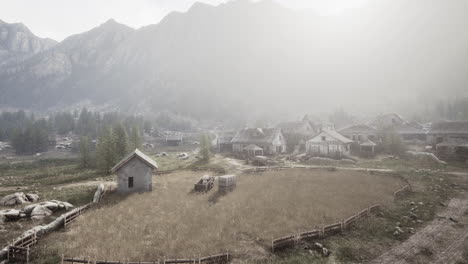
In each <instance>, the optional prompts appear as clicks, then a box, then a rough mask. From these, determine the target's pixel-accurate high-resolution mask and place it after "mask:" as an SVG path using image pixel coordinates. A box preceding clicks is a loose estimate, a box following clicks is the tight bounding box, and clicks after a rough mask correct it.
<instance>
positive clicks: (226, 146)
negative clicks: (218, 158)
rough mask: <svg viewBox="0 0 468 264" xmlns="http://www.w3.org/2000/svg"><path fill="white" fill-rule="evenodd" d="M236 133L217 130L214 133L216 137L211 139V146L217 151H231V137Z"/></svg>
mask: <svg viewBox="0 0 468 264" xmlns="http://www.w3.org/2000/svg"><path fill="white" fill-rule="evenodd" d="M235 135H236V132H230V131H228V132H227V131H225V132H219V133H217V134H216V138H215V139H214V140H213V142H212V143H213V146H214V147H215V149H216V151H217V152H220V153H222V152H231V151H232V139H233V138H234V136H235Z"/></svg>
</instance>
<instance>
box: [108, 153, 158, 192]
mask: <svg viewBox="0 0 468 264" xmlns="http://www.w3.org/2000/svg"><path fill="white" fill-rule="evenodd" d="M156 169H158V165H157V164H156V161H154V160H153V159H151V158H150V157H148V156H147V155H145V154H144V153H143V152H141V151H139V150H138V149H135V151H133V152H132V153H130V154H128V155H127V156H126V157H125V158H123V159H122V160H121V161H119V162H118V163H117V164H116V165H115V166H114V167H113V168H112V169H111V172H112V173H116V174H117V192H119V193H132V192H150V191H152V189H153V187H152V186H153V171H154V170H156Z"/></svg>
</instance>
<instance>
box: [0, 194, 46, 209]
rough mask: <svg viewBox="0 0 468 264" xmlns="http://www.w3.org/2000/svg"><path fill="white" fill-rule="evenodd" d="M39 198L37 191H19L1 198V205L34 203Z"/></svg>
mask: <svg viewBox="0 0 468 264" xmlns="http://www.w3.org/2000/svg"><path fill="white" fill-rule="evenodd" d="M38 200H39V195H37V194H35V193H27V194H25V193H23V192H17V193H13V194H9V195H7V196H4V197H3V198H2V199H0V205H3V206H13V205H21V204H25V203H34V202H37V201H38Z"/></svg>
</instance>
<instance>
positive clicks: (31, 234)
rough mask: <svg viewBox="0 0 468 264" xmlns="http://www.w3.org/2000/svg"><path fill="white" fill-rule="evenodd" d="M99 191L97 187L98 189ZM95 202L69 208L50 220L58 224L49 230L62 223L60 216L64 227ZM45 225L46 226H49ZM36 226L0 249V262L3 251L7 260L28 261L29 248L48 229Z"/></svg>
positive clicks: (2, 257)
mask: <svg viewBox="0 0 468 264" xmlns="http://www.w3.org/2000/svg"><path fill="white" fill-rule="evenodd" d="M98 191H99V189H98ZM103 195H104V192H103V193H102V194H101V197H102V196H103ZM95 204H96V203H95V202H91V203H89V204H86V205H83V206H80V207H78V208H75V209H73V210H71V211H70V212H67V213H65V214H63V215H61V216H60V217H59V218H57V219H56V220H55V221H53V222H51V223H50V224H49V225H52V224H53V223H54V222H56V223H57V224H60V225H54V226H53V228H50V230H52V229H54V228H56V227H60V226H61V225H62V223H61V221H62V220H61V218H63V227H64V228H65V227H66V226H67V225H68V224H70V223H71V222H73V221H74V220H75V219H76V218H77V217H78V216H80V215H82V214H83V213H84V212H86V211H87V210H88V209H89V208H91V207H92V206H93V205H95ZM49 225H46V226H49ZM37 227H38V226H36V227H35V228H32V229H30V230H29V231H26V232H25V234H27V235H24V234H23V235H22V236H20V237H19V238H17V239H16V240H15V241H13V242H12V243H11V244H9V245H8V246H7V247H6V248H4V249H2V250H1V251H0V262H1V261H2V260H3V259H4V257H5V256H4V255H3V253H6V258H7V259H8V262H15V261H16V262H19V263H29V250H30V248H31V247H32V246H34V245H35V244H37V242H38V238H40V237H41V236H43V235H45V234H46V233H47V232H51V231H50V230H49V231H44V230H43V229H42V230H40V229H37Z"/></svg>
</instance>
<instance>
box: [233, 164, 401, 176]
mask: <svg viewBox="0 0 468 264" xmlns="http://www.w3.org/2000/svg"><path fill="white" fill-rule="evenodd" d="M287 169H309V170H319V169H328V170H350V171H363V172H370V173H384V174H394V173H396V172H395V171H394V170H389V169H366V168H351V167H334V166H308V165H292V166H266V167H255V168H249V169H244V170H242V173H256V172H264V171H280V170H287Z"/></svg>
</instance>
